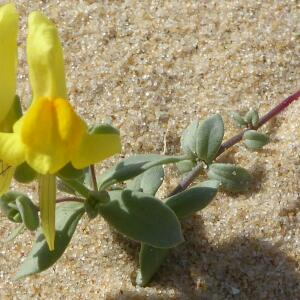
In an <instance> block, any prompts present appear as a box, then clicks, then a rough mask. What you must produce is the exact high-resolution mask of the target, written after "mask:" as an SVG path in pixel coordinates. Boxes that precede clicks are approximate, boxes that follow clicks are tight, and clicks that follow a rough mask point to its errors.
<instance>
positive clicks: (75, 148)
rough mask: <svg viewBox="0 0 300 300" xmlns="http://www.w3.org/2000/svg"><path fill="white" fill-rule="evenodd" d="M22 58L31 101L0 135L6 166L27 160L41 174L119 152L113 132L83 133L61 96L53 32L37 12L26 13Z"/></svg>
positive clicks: (62, 83)
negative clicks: (19, 116)
mask: <svg viewBox="0 0 300 300" xmlns="http://www.w3.org/2000/svg"><path fill="white" fill-rule="evenodd" d="M27 57H28V65H29V75H30V83H31V87H32V93H33V102H32V104H31V106H30V108H29V109H28V111H27V112H26V113H25V115H24V116H23V117H22V118H21V119H20V120H19V121H18V122H16V124H15V125H14V128H13V133H0V159H2V160H4V161H6V162H7V163H9V164H10V165H12V166H18V165H20V164H21V163H23V162H27V163H28V164H29V166H31V167H32V168H33V169H34V170H36V171H37V172H38V173H39V174H44V175H45V174H54V173H56V172H57V171H59V170H60V169H61V168H63V167H64V166H65V165H66V164H67V163H68V162H71V163H72V165H73V166H74V167H75V168H78V169H80V168H84V167H86V166H88V165H90V164H93V163H96V162H98V161H101V160H103V159H105V158H107V157H109V156H111V155H113V154H115V153H118V152H120V150H121V146H120V138H119V135H118V134H115V133H114V134H112V133H110V134H91V133H89V132H88V128H87V125H86V124H85V122H84V121H83V120H82V119H81V118H80V117H79V116H78V115H77V114H76V113H75V111H74V110H73V108H72V107H71V105H70V103H69V102H68V101H67V100H66V88H65V86H66V84H65V74H64V64H63V54H62V49H61V44H60V41H59V38H58V35H57V30H56V28H55V26H54V25H53V24H52V22H50V21H49V20H48V19H47V18H46V17H44V16H43V15H42V14H41V13H39V12H33V13H31V15H30V17H29V32H28V39H27Z"/></svg>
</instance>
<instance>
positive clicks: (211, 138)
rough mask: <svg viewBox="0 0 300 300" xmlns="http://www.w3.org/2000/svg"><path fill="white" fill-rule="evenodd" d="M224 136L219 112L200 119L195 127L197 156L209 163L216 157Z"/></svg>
mask: <svg viewBox="0 0 300 300" xmlns="http://www.w3.org/2000/svg"><path fill="white" fill-rule="evenodd" d="M223 136H224V123H223V119H222V117H221V116H220V115H219V114H216V115H213V116H211V117H209V118H208V119H206V120H204V121H201V122H200V123H199V126H198V129H197V140H196V152H197V156H198V158H200V159H201V160H203V161H205V162H206V163H207V164H210V163H211V162H212V161H213V160H214V158H215V157H216V155H217V153H218V150H219V148H220V146H221V143H222V140H223Z"/></svg>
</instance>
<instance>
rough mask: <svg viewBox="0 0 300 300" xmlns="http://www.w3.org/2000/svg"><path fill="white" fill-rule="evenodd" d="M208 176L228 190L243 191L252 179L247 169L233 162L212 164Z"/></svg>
mask: <svg viewBox="0 0 300 300" xmlns="http://www.w3.org/2000/svg"><path fill="white" fill-rule="evenodd" d="M208 178H209V179H214V180H218V181H220V182H221V186H222V187H223V188H224V189H225V190H227V191H229V192H243V191H245V190H247V189H248V188H249V185H250V183H251V181H252V177H251V175H250V174H249V172H248V171H247V170H245V169H244V168H241V167H239V166H236V165H233V164H212V165H211V166H210V167H209V171H208Z"/></svg>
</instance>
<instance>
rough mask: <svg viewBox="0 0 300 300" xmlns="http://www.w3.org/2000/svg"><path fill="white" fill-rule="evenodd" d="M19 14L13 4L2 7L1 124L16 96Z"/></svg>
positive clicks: (0, 58)
mask: <svg viewBox="0 0 300 300" xmlns="http://www.w3.org/2000/svg"><path fill="white" fill-rule="evenodd" d="M17 33H18V14H17V11H16V8H15V6H14V5H13V4H7V5H3V6H1V7H0V107H1V110H0V123H1V122H2V121H3V120H4V119H5V117H6V115H7V113H8V112H9V110H10V108H11V106H12V104H13V102H14V98H15V94H16V68H17Z"/></svg>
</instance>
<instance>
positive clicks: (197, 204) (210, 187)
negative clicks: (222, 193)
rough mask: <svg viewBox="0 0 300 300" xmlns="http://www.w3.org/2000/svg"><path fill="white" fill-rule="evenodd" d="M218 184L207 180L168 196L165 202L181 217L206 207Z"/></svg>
mask: <svg viewBox="0 0 300 300" xmlns="http://www.w3.org/2000/svg"><path fill="white" fill-rule="evenodd" d="M219 185H220V182H219V181H216V180H208V181H205V182H202V183H200V184H199V185H196V186H193V187H191V188H189V189H188V190H185V191H183V192H181V193H178V194H176V195H174V196H171V197H169V198H168V199H167V201H166V202H165V203H166V205H168V206H169V207H170V208H171V209H172V210H173V211H174V212H175V213H176V216H177V217H178V218H179V219H182V218H185V217H188V216H189V215H191V214H193V213H195V212H197V211H199V210H201V209H203V208H204V207H206V206H207V205H208V204H209V203H210V202H211V201H212V199H213V198H214V197H215V195H216V193H217V191H218V188H219Z"/></svg>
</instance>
